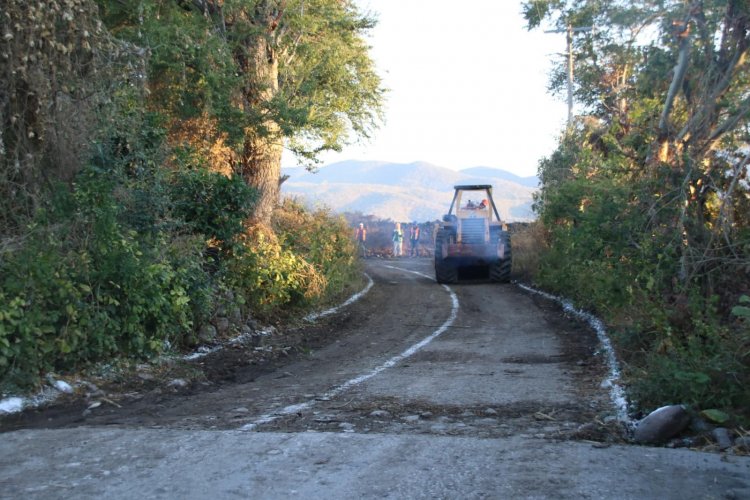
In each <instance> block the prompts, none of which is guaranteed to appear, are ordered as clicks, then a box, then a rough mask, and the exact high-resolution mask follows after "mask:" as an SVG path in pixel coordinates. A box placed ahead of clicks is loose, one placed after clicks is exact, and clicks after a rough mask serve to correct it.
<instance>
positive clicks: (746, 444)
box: [734, 436, 750, 451]
mask: <svg viewBox="0 0 750 500" xmlns="http://www.w3.org/2000/svg"><path fill="white" fill-rule="evenodd" d="M734 445H735V446H737V447H739V449H741V450H744V451H750V436H742V437H738V438H737V439H735V440H734Z"/></svg>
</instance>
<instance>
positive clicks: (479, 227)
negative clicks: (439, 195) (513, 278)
mask: <svg viewBox="0 0 750 500" xmlns="http://www.w3.org/2000/svg"><path fill="white" fill-rule="evenodd" d="M453 188H454V189H455V193H454V195H453V201H452V202H451V206H450V209H449V210H448V213H447V214H446V215H444V216H443V220H442V222H441V223H440V226H439V227H438V229H437V232H436V235H435V280H436V281H437V282H438V283H457V282H458V281H459V280H464V279H465V277H468V278H467V279H470V280H476V279H489V280H490V281H493V282H497V283H507V282H509V281H510V271H511V247H510V233H509V232H508V228H507V226H506V225H505V224H504V223H503V221H502V220H501V219H500V214H499V213H498V211H497V207H496V206H495V202H494V200H493V199H492V186H491V185H489V184H478V185H458V186H453Z"/></svg>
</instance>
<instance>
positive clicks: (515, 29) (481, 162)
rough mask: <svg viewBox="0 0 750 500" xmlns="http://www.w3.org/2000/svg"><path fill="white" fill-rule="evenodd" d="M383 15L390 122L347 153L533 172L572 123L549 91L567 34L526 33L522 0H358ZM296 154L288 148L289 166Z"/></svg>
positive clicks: (378, 46)
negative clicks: (547, 88) (555, 63)
mask: <svg viewBox="0 0 750 500" xmlns="http://www.w3.org/2000/svg"><path fill="white" fill-rule="evenodd" d="M356 2H357V4H358V5H360V7H361V8H362V9H363V10H364V11H370V12H373V13H375V14H376V15H377V17H378V20H379V22H378V26H377V27H376V28H375V29H374V30H373V31H372V33H371V37H370V43H371V45H372V55H373V57H374V59H375V61H376V63H377V66H378V69H379V72H380V75H381V77H382V78H383V81H384V84H385V86H386V87H387V88H389V89H390V92H389V95H388V101H387V104H386V121H385V123H384V124H383V125H382V127H381V128H380V129H379V130H377V131H376V132H375V134H374V136H373V138H372V139H371V140H370V141H369V142H366V143H364V144H360V145H353V146H350V147H347V148H346V149H344V151H343V152H342V153H340V154H328V155H326V156H324V157H323V160H324V164H328V163H333V162H336V161H342V160H349V159H354V160H383V161H392V162H400V163H406V162H412V161H427V162H429V163H434V164H436V165H440V166H444V167H448V168H452V169H461V168H467V167H473V166H491V167H498V168H502V169H505V170H508V171H510V172H514V173H516V174H518V175H524V176H527V175H534V174H535V173H536V169H537V162H538V160H539V159H540V158H541V157H543V156H546V155H549V154H550V153H551V152H552V151H553V149H554V146H555V142H556V137H557V136H558V135H559V133H560V131H561V130H562V127H563V126H564V121H565V117H566V115H567V109H566V105H565V102H564V99H562V98H553V97H551V96H550V95H548V94H547V91H546V87H547V82H548V74H549V72H550V70H551V68H552V65H553V60H558V61H560V60H562V57H563V56H562V53H563V52H564V51H565V35H564V34H546V33H543V32H542V31H541V30H536V31H532V32H528V31H526V29H525V27H524V20H523V18H522V16H521V14H520V12H521V3H520V1H517V0H462V1H460V2H456V1H455V0H451V1H448V0H356ZM293 164H294V159H293V158H292V157H291V155H288V154H285V157H284V165H286V166H292V165H293Z"/></svg>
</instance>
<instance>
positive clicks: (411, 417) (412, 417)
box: [404, 415, 419, 423]
mask: <svg viewBox="0 0 750 500" xmlns="http://www.w3.org/2000/svg"><path fill="white" fill-rule="evenodd" d="M404 420H405V421H407V422H411V423H414V422H419V415H407V416H405V417H404Z"/></svg>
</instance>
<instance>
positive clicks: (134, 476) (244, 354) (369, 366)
mask: <svg viewBox="0 0 750 500" xmlns="http://www.w3.org/2000/svg"><path fill="white" fill-rule="evenodd" d="M367 272H368V275H369V276H371V279H372V280H373V281H374V286H372V288H371V290H370V291H369V293H367V294H366V295H365V296H364V297H363V298H362V299H361V300H359V301H357V302H355V303H353V304H351V305H349V306H347V307H346V308H344V309H342V310H341V311H340V312H338V313H336V314H332V315H329V316H326V317H324V318H321V319H318V320H317V321H316V323H315V324H313V325H311V326H308V327H305V328H300V329H298V330H295V331H291V332H287V333H286V334H285V335H280V336H278V339H277V340H276V341H273V340H272V341H271V342H270V343H269V344H268V345H261V346H256V347H255V348H252V347H250V348H248V347H244V348H241V349H225V350H223V351H221V352H217V353H214V354H212V355H210V356H206V357H204V358H201V359H199V360H197V361H195V362H194V363H197V365H196V366H195V369H196V370H197V369H198V368H200V369H201V370H200V372H198V373H201V374H205V375H202V377H204V378H201V377H197V378H196V380H195V381H193V382H191V383H174V384H171V385H169V384H167V385H166V386H165V385H164V384H156V383H152V384H149V383H147V382H148V381H149V380H150V379H149V376H146V377H144V384H143V387H142V388H140V389H138V390H132V391H131V392H130V393H129V394H120V395H116V396H115V395H112V394H107V395H106V397H105V396H103V395H97V394H96V393H92V395H91V397H90V398H89V400H86V401H83V400H80V399H79V400H71V401H68V402H66V403H65V404H60V405H57V406H55V407H54V408H50V409H46V410H43V411H36V412H27V413H26V414H24V415H19V416H14V417H12V418H6V419H4V421H2V425H3V429H4V430H5V431H9V432H6V433H4V434H2V435H0V497H3V498H5V497H7V498H20V497H23V498H59V497H63V496H64V497H75V498H89V497H91V498H93V497H97V498H100V497H103V496H107V497H109V498H136V497H138V498H141V497H147V498H205V497H206V496H216V497H218V498H233V497H237V498H248V497H253V498H288V497H290V496H291V497H295V496H297V497H300V498H320V497H327V498H351V497H361V498H371V497H386V498H426V497H431V498H435V497H437V498H573V497H575V498H743V497H744V498H747V497H750V459H748V458H747V457H721V456H720V455H716V454H706V453H698V452H691V451H688V450H670V449H662V448H643V447H635V446H628V445H626V444H624V442H623V439H622V436H621V433H620V430H621V429H620V426H619V424H618V422H617V421H616V419H615V418H614V417H615V415H616V409H615V408H614V407H613V406H612V405H611V402H610V397H609V394H608V393H607V391H606V390H605V389H602V388H601V387H600V386H601V382H602V380H604V378H605V376H606V368H605V367H604V366H603V361H602V359H601V357H600V356H596V355H595V353H596V351H597V347H598V345H597V340H596V336H595V334H594V333H593V332H591V331H589V330H588V329H587V328H586V327H585V326H583V325H580V324H577V323H576V322H574V321H572V320H570V319H568V318H566V317H564V316H563V315H562V314H561V313H560V311H559V309H558V308H557V306H555V305H554V304H551V303H548V302H546V301H544V300H542V299H538V298H535V297H534V296H531V295H529V294H527V293H525V292H523V291H522V290H520V289H519V288H517V287H514V286H513V285H501V286H498V285H494V284H488V283H473V284H461V285H455V286H451V287H445V286H441V285H437V284H436V283H435V282H434V281H433V280H432V278H431V276H432V271H431V262H430V261H428V260H424V259H402V260H391V261H368V265H367ZM285 342H286V343H287V344H288V345H285ZM268 352H273V353H276V355H273V356H272V355H268V356H265V357H263V354H264V353H268ZM279 352H281V353H286V354H285V355H278V353H279ZM188 371H189V370H188ZM183 382H184V381H183ZM97 398H98V399H97ZM113 398H114V399H113ZM102 401H105V404H102V403H101V402H102ZM97 403H98V404H97Z"/></svg>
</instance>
